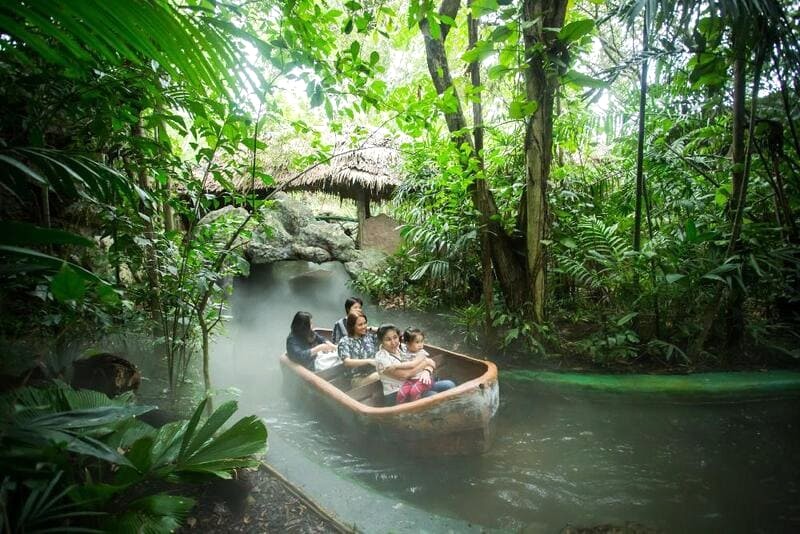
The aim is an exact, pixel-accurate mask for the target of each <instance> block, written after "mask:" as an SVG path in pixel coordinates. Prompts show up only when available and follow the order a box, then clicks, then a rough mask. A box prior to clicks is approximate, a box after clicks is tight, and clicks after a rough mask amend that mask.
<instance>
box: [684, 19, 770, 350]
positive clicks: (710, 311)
mask: <svg viewBox="0 0 800 534" xmlns="http://www.w3.org/2000/svg"><path fill="white" fill-rule="evenodd" d="M750 23H752V21H750V19H748V20H747V21H745V20H740V21H737V22H735V23H734V25H733V35H732V42H733V47H734V51H735V59H734V66H733V110H732V113H733V127H732V133H733V139H732V143H733V150H732V157H733V172H732V182H733V192H734V193H735V194H734V195H732V196H731V201H730V203H729V208H728V214H729V217H730V218H731V237H730V241H729V242H728V249H727V251H726V256H727V257H731V256H732V255H734V254H735V253H736V250H737V248H738V246H739V236H740V234H741V231H742V220H743V219H744V210H745V205H746V200H747V182H748V178H749V174H750V161H751V156H750V155H751V152H752V150H751V147H752V145H753V131H754V130H755V122H756V104H757V102H758V87H759V85H760V83H761V68H762V67H763V65H764V58H765V53H766V50H765V48H764V46H763V45H762V46H759V45H756V46H758V50H757V54H756V60H755V64H754V73H753V86H752V95H751V105H750V124H749V126H748V129H747V132H745V130H744V121H745V106H744V101H745V94H744V93H745V91H746V90H747V82H746V79H745V72H746V59H747V58H746V53H745V50H746V48H745V43H744V39H745V36H746V31H747V24H750ZM745 133H746V134H747V139H748V143H747V147H746V149H745V143H744V139H745ZM737 158H739V159H737ZM724 299H725V292H724V291H723V289H722V287H720V288H719V289H717V291H716V292H715V296H714V297H713V298H712V300H711V301H710V303H709V304H708V306H707V307H706V309H705V311H704V313H703V315H702V318H701V330H700V333H699V334H698V335H697V336H695V337H694V339H693V340H692V343H691V344H690V346H689V350H688V353H689V356H690V357H694V356H696V355H697V354H699V353H700V351H702V350H703V347H704V346H705V342H706V340H707V339H708V335H709V332H710V331H711V326H712V324H713V322H714V319H715V318H716V317H717V314H718V313H719V309H720V307H721V305H722V302H723V300H724ZM743 304H744V294H743V293H742V290H741V287H739V285H738V284H733V286H732V288H731V296H730V298H729V299H728V306H727V310H725V311H726V313H725V315H726V316H727V338H728V339H727V341H728V343H727V344H728V348H729V351H728V354H732V350H739V349H740V348H741V342H742V339H743V338H742V335H743V334H744V313H743V309H742V307H743Z"/></svg>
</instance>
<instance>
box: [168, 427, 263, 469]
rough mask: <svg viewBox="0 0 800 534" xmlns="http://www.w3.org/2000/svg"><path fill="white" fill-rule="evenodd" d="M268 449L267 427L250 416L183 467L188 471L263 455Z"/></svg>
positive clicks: (208, 445)
mask: <svg viewBox="0 0 800 534" xmlns="http://www.w3.org/2000/svg"><path fill="white" fill-rule="evenodd" d="M266 447H267V427H266V426H264V422H263V421H261V419H259V418H258V417H256V416H254V415H250V416H248V417H244V418H242V419H240V420H239V421H237V422H236V424H234V425H233V426H232V427H230V428H229V429H228V430H226V431H225V432H223V433H222V434H220V435H219V436H216V437H215V438H214V439H213V440H211V441H210V442H209V443H208V444H206V445H205V446H203V447H202V448H200V450H198V451H197V452H196V453H195V454H193V455H192V456H191V457H190V458H189V460H188V461H187V462H186V463H184V464H183V465H181V466H180V467H181V468H184V469H188V468H191V466H192V465H195V464H202V463H204V462H213V461H218V460H226V459H233V458H241V457H244V456H249V455H254V454H261V453H263V452H265V451H266Z"/></svg>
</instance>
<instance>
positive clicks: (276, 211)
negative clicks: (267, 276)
mask: <svg viewBox="0 0 800 534" xmlns="http://www.w3.org/2000/svg"><path fill="white" fill-rule="evenodd" d="M275 200H276V202H274V203H273V205H272V207H271V208H269V209H265V210H264V212H263V213H262V216H263V223H262V225H261V226H260V227H259V228H257V229H256V230H255V231H254V232H253V237H252V239H251V241H250V244H249V245H248V247H247V252H246V255H247V258H248V259H249V260H250V262H251V263H256V264H258V263H273V262H276V261H281V260H305V261H312V262H315V263H321V262H325V261H342V262H346V261H352V260H354V259H355V258H356V257H357V254H356V249H355V243H354V242H353V239H352V238H351V237H349V236H347V235H346V234H345V233H344V232H343V231H342V227H341V226H340V225H338V224H336V223H329V222H325V221H318V220H316V219H314V218H313V217H312V216H311V215H310V214H309V213H308V212H307V209H306V207H305V206H304V205H303V204H302V203H301V202H299V201H297V200H294V199H292V198H290V197H288V196H287V195H286V194H284V193H278V194H277V195H276V197H275Z"/></svg>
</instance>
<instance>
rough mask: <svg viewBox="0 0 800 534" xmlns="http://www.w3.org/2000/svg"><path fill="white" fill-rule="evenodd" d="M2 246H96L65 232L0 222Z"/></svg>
mask: <svg viewBox="0 0 800 534" xmlns="http://www.w3.org/2000/svg"><path fill="white" fill-rule="evenodd" d="M0 244H3V245H12V246H22V245H24V246H31V245H77V246H82V247H91V246H94V241H92V240H91V239H87V238H85V237H83V236H81V235H78V234H73V233H72V232H67V231H65V230H57V229H53V228H42V227H41V226H36V225H35V224H29V223H23V222H13V221H0Z"/></svg>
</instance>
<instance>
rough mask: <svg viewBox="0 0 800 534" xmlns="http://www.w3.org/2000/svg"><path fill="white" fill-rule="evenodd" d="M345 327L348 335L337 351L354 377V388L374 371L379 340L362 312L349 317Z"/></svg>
mask: <svg viewBox="0 0 800 534" xmlns="http://www.w3.org/2000/svg"><path fill="white" fill-rule="evenodd" d="M345 326H346V328H347V335H346V336H345V337H343V338H342V339H341V341H339V345H338V346H337V350H338V351H339V359H340V360H342V363H343V364H344V366H345V367H346V368H348V369H349V370H350V374H351V376H353V377H354V379H353V385H352V387H357V386H358V385H359V384H360V383H363V382H364V381H365V379H366V378H368V377H369V375H370V374H371V373H373V371H374V369H373V366H374V365H375V360H374V359H373V356H375V352H376V351H377V350H378V339H377V338H376V337H375V332H370V331H369V329H368V327H367V316H366V315H364V313H363V312H362V311H360V310H359V311H355V312H353V311H351V312H350V313H349V314H348V315H347V322H346V323H345ZM371 378H374V377H371Z"/></svg>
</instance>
